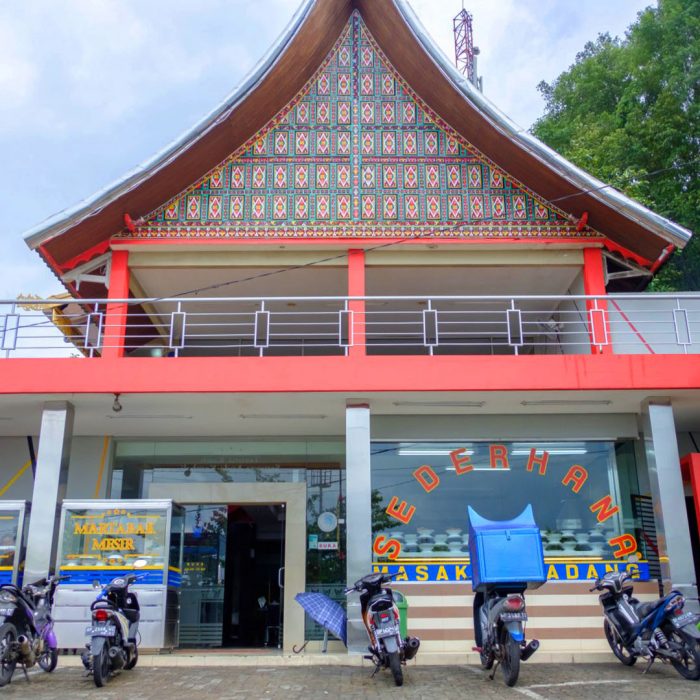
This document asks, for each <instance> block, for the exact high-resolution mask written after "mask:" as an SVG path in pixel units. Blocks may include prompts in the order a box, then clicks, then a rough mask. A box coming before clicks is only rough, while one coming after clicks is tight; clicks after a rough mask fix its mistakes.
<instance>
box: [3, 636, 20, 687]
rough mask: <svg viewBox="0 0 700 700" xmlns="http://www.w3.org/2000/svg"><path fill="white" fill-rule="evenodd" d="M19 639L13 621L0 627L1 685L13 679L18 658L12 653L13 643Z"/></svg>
mask: <svg viewBox="0 0 700 700" xmlns="http://www.w3.org/2000/svg"><path fill="white" fill-rule="evenodd" d="M16 641H17V629H16V627H15V626H14V625H13V624H12V623H11V622H6V623H5V624H4V625H2V627H0V687H2V686H3V685H7V684H8V683H9V682H10V681H11V680H12V674H13V673H14V672H15V666H17V659H16V658H14V654H13V653H12V645H13V643H14V642H16Z"/></svg>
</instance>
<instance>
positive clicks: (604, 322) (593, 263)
mask: <svg viewBox="0 0 700 700" xmlns="http://www.w3.org/2000/svg"><path fill="white" fill-rule="evenodd" d="M603 266H604V261H603V249H602V248H584V249H583V293H584V294H586V295H591V296H593V295H595V296H605V295H606V294H607V292H606V291H605V271H604V267H603ZM586 310H587V311H588V321H589V332H590V336H591V353H593V354H594V355H599V354H601V353H605V354H607V353H611V352H612V338H611V337H610V325H609V322H608V303H607V301H603V300H601V299H596V300H592V299H589V300H588V301H586ZM603 342H605V343H607V345H601V344H602V343H603Z"/></svg>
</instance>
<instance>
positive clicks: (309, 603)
mask: <svg viewBox="0 0 700 700" xmlns="http://www.w3.org/2000/svg"><path fill="white" fill-rule="evenodd" d="M294 600H296V601H297V603H299V605H301V607H302V608H304V610H305V611H306V613H307V614H308V615H309V617H311V618H312V619H313V620H315V621H316V622H318V624H319V625H321V627H323V628H325V629H327V630H328V631H329V632H332V633H333V634H334V635H335V636H336V637H338V639H340V640H342V642H343V644H345V646H347V645H348V632H347V622H348V617H347V615H346V614H345V610H343V607H342V606H341V605H340V603H336V602H335V601H334V600H332V599H331V598H329V597H328V596H327V595H324V594H323V593H297V594H296V595H295V596H294Z"/></svg>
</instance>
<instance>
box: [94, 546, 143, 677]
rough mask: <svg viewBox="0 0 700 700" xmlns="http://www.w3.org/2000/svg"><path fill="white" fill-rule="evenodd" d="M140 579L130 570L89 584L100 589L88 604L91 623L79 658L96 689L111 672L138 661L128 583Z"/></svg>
mask: <svg viewBox="0 0 700 700" xmlns="http://www.w3.org/2000/svg"><path fill="white" fill-rule="evenodd" d="M140 561H141V560H137V561H136V563H135V564H134V566H138V565H139V563H140ZM144 564H145V562H144ZM144 564H141V566H143V565H144ZM140 578H143V576H137V575H136V574H131V573H130V574H126V575H125V576H119V577H117V578H115V579H112V581H111V582H110V583H108V584H107V585H106V586H104V587H102V586H101V585H100V583H99V582H98V581H95V582H94V583H93V586H94V587H95V588H101V591H100V594H99V595H98V596H97V598H96V600H95V601H94V602H93V603H92V605H91V606H90V610H91V611H92V624H91V625H90V626H89V627H88V628H87V629H86V630H85V634H86V635H87V636H88V637H90V642H89V643H88V644H86V645H85V647H86V648H85V651H83V653H82V656H81V659H82V662H83V666H85V668H86V670H87V671H88V672H90V673H92V677H93V679H94V681H95V685H96V686H97V687H98V688H101V687H102V686H103V685H104V684H105V683H106V682H107V680H108V679H109V676H110V674H111V673H113V672H115V671H120V670H121V669H125V670H129V669H132V668H134V666H136V663H137V661H138V658H139V650H138V639H137V635H138V629H139V617H140V612H139V601H138V598H137V596H136V593H134V592H133V591H131V590H130V589H129V586H131V585H132V584H133V583H135V582H136V581H137V580H139V579H140Z"/></svg>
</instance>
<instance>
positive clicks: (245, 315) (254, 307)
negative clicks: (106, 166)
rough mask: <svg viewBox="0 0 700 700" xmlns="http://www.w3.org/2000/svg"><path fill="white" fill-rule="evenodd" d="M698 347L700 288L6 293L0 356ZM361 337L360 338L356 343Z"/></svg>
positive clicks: (698, 349) (646, 351)
mask: <svg viewBox="0 0 700 700" xmlns="http://www.w3.org/2000/svg"><path fill="white" fill-rule="evenodd" d="M352 348H355V349H356V351H360V352H366V354H368V355H523V354H528V355H541V354H588V353H591V352H592V351H595V348H599V349H600V350H603V351H607V352H614V353H617V354H665V353H674V354H678V353H681V354H682V353H686V354H688V353H700V294H619V295H609V296H604V297H594V296H571V295H567V296H516V297H506V296H449V297H448V296H432V297H428V296H401V297H399V296H382V297H285V298H281V297H273V298H250V297H246V298H241V297H229V298H167V299H164V298H151V299H129V300H114V301H111V302H110V304H109V308H108V305H107V304H106V302H105V301H104V300H94V299H93V300H90V299H87V300H80V301H75V300H67V301H63V300H61V301H58V302H57V301H56V300H55V299H54V300H34V299H32V300H31V301H27V302H20V301H0V356H2V357H64V356H71V355H72V356H76V355H77V356H81V357H82V356H87V357H98V356H100V355H103V354H104V355H107V354H110V351H112V352H111V354H122V352H123V354H124V355H126V356H151V357H161V356H176V357H177V356H180V357H182V356H256V355H259V356H272V355H277V356H280V355H290V356H291V355H343V354H349V353H351V352H354V351H353V350H352ZM360 348H364V350H359V349H360Z"/></svg>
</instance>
